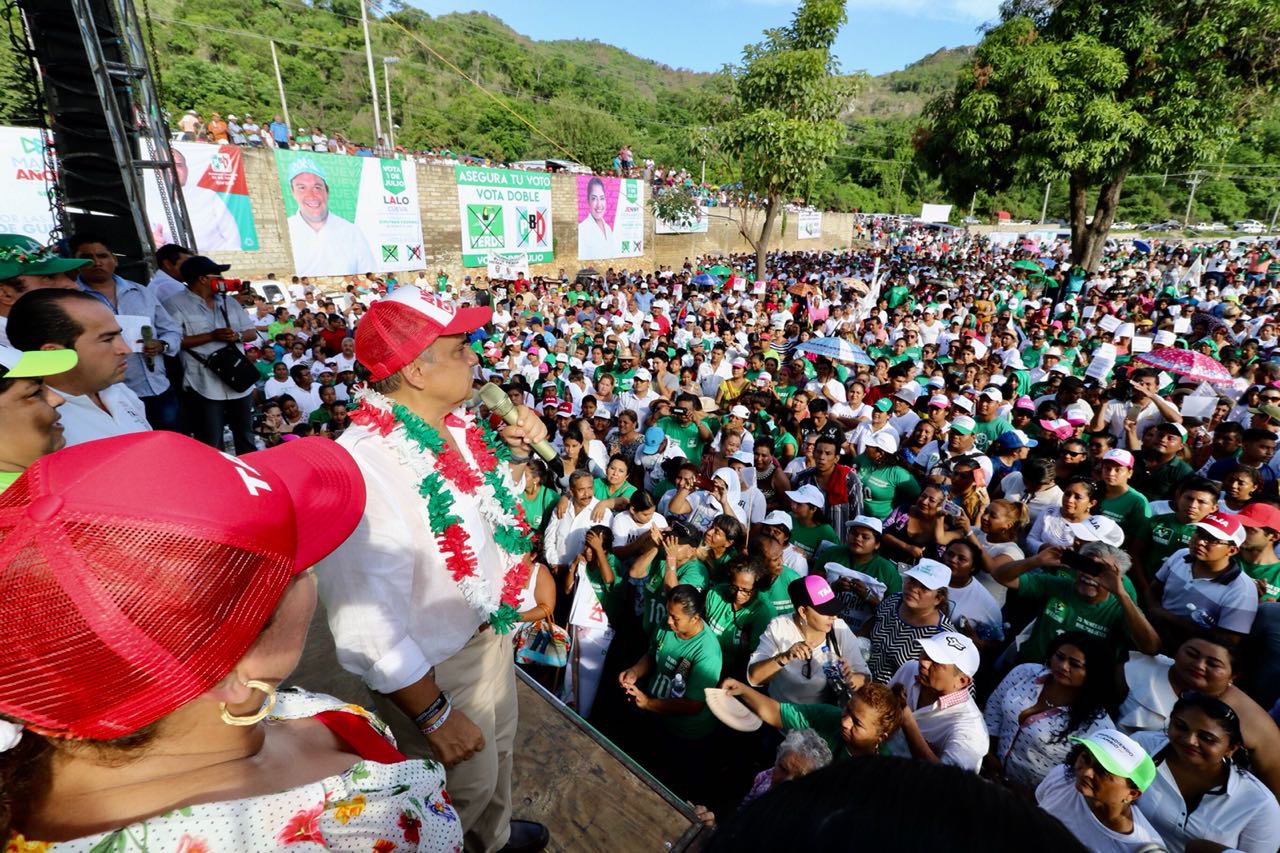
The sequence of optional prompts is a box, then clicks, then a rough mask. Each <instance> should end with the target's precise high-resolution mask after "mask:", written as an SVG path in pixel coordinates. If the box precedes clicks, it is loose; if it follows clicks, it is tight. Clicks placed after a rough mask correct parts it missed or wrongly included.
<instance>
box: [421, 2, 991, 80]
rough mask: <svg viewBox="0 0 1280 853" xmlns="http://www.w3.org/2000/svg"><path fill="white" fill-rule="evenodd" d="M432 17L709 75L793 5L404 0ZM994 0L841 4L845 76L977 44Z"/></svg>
mask: <svg viewBox="0 0 1280 853" xmlns="http://www.w3.org/2000/svg"><path fill="white" fill-rule="evenodd" d="M409 1H410V2H411V3H412V4H413V5H415V6H417V7H419V8H420V9H422V10H424V11H425V12H427V13H428V14H431V15H441V14H445V13H447V12H469V11H481V12H488V13H490V14H492V15H495V16H497V17H499V18H501V19H502V20H503V21H504V22H505V23H506V24H507V25H508V26H510V27H511V28H512V29H514V30H515V31H516V32H518V33H522V34H524V35H527V36H530V37H531V38H534V39H538V40H540V41H542V40H550V39H572V38H582V39H596V40H598V41H602V42H605V43H607V44H613V45H617V46H618V47H621V48H623V49H624V50H627V51H629V52H631V53H633V54H635V55H637V56H641V57H644V58H645V59H652V60H654V61H656V62H661V63H664V64H666V65H670V66H673V67H676V68H688V69H691V70H694V71H716V70H719V69H720V67H721V66H723V65H724V64H725V63H733V62H737V61H739V60H740V59H741V55H742V47H743V45H745V44H748V43H750V42H755V41H758V40H759V39H760V36H761V33H762V31H763V30H764V29H765V28H767V27H777V26H782V25H784V24H786V23H787V22H789V21H790V20H791V15H792V13H793V12H794V11H795V8H796V6H797V5H798V2H797V0H646V2H643V3H635V2H623V3H613V4H607V3H601V2H599V0H461V2H458V0H409ZM999 6H1000V3H999V0H848V10H849V22H848V23H847V24H845V26H844V28H843V29H842V30H841V32H840V36H839V38H838V39H837V40H836V49H835V53H836V56H837V57H838V58H839V60H840V66H841V68H842V70H844V71H858V70H864V71H867V72H869V73H871V74H883V73H885V72H887V71H896V70H898V69H900V68H903V67H905V66H907V65H909V64H911V63H912V62H914V61H916V60H917V59H920V58H921V57H923V56H926V55H928V54H930V53H932V52H934V51H935V50H938V49H940V48H943V47H959V46H961V45H966V44H976V43H977V42H978V41H979V38H980V37H979V35H978V28H979V27H980V26H981V25H982V24H983V23H985V22H989V21H992V20H994V19H995V18H996V16H997V11H998V9H999Z"/></svg>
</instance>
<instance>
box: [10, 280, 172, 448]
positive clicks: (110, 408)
mask: <svg viewBox="0 0 1280 853" xmlns="http://www.w3.org/2000/svg"><path fill="white" fill-rule="evenodd" d="M9 321H10V322H9V337H10V340H11V341H12V342H13V344H14V346H15V347H16V348H17V349H20V350H26V351H35V350H39V349H43V348H45V347H47V346H52V347H56V348H58V349H73V350H75V351H76V355H77V357H78V359H77V363H76V366H75V367H73V368H72V369H71V370H68V371H67V372H66V373H62V374H58V375H57V376H50V377H48V378H47V379H46V381H47V382H48V384H49V387H50V388H53V389H54V390H55V391H57V392H58V394H59V396H61V397H62V398H63V399H64V400H65V401H66V403H65V404H64V405H63V406H62V408H61V409H59V413H60V414H61V416H62V417H61V422H62V426H63V429H64V430H65V432H64V436H65V437H66V440H67V446H68V447H71V446H74V445H77V444H83V443H85V442H86V441H93V440H94V439H98V438H111V437H113V436H117V435H126V434H128V433H132V432H147V431H149V430H150V429H151V425H150V424H149V423H147V410H146V407H145V406H143V404H142V401H141V400H140V399H138V395H137V394H135V393H133V391H131V390H129V386H128V385H126V384H125V383H124V373H125V366H126V364H127V363H128V357H129V354H130V353H131V352H132V351H133V350H132V348H131V347H130V346H129V344H128V343H127V342H125V340H124V337H123V333H122V331H121V329H120V323H119V322H118V321H117V320H116V318H115V315H114V314H112V313H111V309H109V308H107V306H105V305H103V304H102V302H100V301H99V300H98V299H97V298H96V297H93V296H90V295H89V294H87V293H84V292H82V291H79V290H63V289H61V288H47V289H45V290H37V291H34V292H32V293H28V294H26V295H25V296H23V297H22V298H21V299H19V300H18V301H17V303H16V304H15V305H14V307H13V312H12V313H11V314H10V315H9ZM68 328H76V329H79V330H80V331H79V334H78V335H76V337H75V338H71V339H68V338H62V337H60V330H62V329H68Z"/></svg>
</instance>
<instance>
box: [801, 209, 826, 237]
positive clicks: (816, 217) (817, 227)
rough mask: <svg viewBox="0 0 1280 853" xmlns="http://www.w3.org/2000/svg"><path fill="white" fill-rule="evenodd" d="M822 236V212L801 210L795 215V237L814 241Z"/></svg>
mask: <svg viewBox="0 0 1280 853" xmlns="http://www.w3.org/2000/svg"><path fill="white" fill-rule="evenodd" d="M821 236H822V211H821V210H802V211H800V212H799V213H797V214H796V237H797V238H799V239H801V240H816V239H818V238H819V237H821Z"/></svg>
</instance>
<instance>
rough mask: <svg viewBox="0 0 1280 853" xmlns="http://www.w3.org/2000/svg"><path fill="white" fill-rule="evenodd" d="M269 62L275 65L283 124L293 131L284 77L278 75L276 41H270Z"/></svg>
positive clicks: (278, 60)
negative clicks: (285, 93) (285, 94)
mask: <svg viewBox="0 0 1280 853" xmlns="http://www.w3.org/2000/svg"><path fill="white" fill-rule="evenodd" d="M271 64H272V65H274V66H275V67H276V87H277V88H278V89H279V90H280V111H281V112H282V113H284V126H285V127H287V128H289V133H290V134H292V133H293V122H291V121H289V101H288V100H287V99H286V98H285V96H284V78H283V77H281V76H280V57H278V56H276V43H275V41H272V42H271Z"/></svg>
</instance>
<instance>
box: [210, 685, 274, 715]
mask: <svg viewBox="0 0 1280 853" xmlns="http://www.w3.org/2000/svg"><path fill="white" fill-rule="evenodd" d="M244 686H245V687H249V688H252V689H254V690H261V691H262V692H263V693H265V694H267V699H266V701H265V702H263V703H262V707H261V708H259V709H258V712H257V713H256V714H250V715H248V716H245V717H238V716H236V715H235V714H233V713H231V712H230V711H228V710H227V703H226V702H219V703H218V715H219V716H221V717H222V722H224V723H226V724H227V725H228V726H252V725H254V724H255V723H260V722H262V721H263V720H265V719H266V718H267V715H268V714H270V713H271V709H272V708H274V707H275V706H276V688H275V687H274V686H273V685H270V684H267V683H266V682H265V681H246V682H245V683H244Z"/></svg>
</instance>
